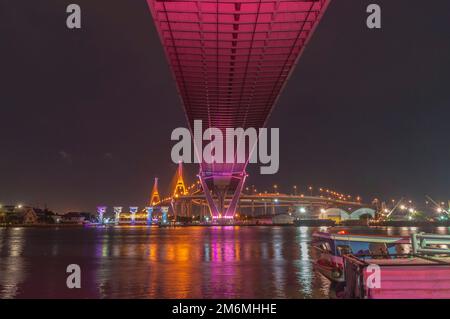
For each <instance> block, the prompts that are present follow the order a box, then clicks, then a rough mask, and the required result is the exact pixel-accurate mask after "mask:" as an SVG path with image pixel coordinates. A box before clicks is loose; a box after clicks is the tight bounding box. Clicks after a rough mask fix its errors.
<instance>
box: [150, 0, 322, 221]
mask: <svg viewBox="0 0 450 319" xmlns="http://www.w3.org/2000/svg"><path fill="white" fill-rule="evenodd" d="M329 1H330V0H147V2H148V5H149V9H150V11H151V14H152V16H153V20H154V22H155V25H156V28H157V30H158V33H159V36H160V39H161V42H162V44H163V46H164V50H165V53H166V56H167V60H168V62H169V65H170V68H171V71H172V73H173V76H174V78H175V80H176V83H177V89H178V93H179V95H180V97H181V100H182V103H183V108H184V111H185V113H186V117H187V120H188V125H189V127H190V130H191V132H192V133H195V132H193V124H194V121H196V120H201V121H202V123H203V125H204V128H205V129H207V128H218V129H220V130H221V131H222V135H223V136H225V139H226V141H230V140H232V141H233V143H234V138H235V137H234V136H228V135H227V133H226V129H227V128H242V129H244V130H245V129H247V128H256V129H258V128H262V127H265V126H266V124H267V120H268V117H269V115H270V113H271V111H272V109H273V107H274V105H275V104H276V101H277V99H278V98H279V95H280V93H281V91H282V89H283V87H284V86H285V85H286V81H287V80H288V78H289V76H290V74H291V73H292V71H293V69H294V67H295V65H296V63H297V62H298V59H299V57H300V56H301V54H302V52H303V50H304V49H305V47H306V45H307V43H308V41H309V40H310V39H311V37H312V35H313V33H314V30H315V28H316V26H317V24H318V23H319V21H320V19H321V17H322V16H323V14H324V12H325V10H326V8H327V6H328V4H329ZM200 133H203V132H200ZM192 135H194V134H192ZM244 140H245V138H244ZM240 142H242V143H246V141H238V142H237V143H236V145H238V144H239V143H240ZM203 143H204V142H203ZM203 143H200V145H198V144H197V145H195V152H196V154H197V158H198V159H202V158H203V156H202V150H203V147H204V145H203ZM252 149H253V145H247V149H246V158H245V161H244V162H243V163H242V162H240V161H237V159H236V157H235V158H234V161H233V162H232V163H229V162H228V163H218V162H215V161H212V162H211V163H210V162H207V161H204V160H203V159H202V160H201V161H200V169H199V174H198V177H199V183H200V184H201V187H202V189H203V190H204V192H203V194H204V198H205V200H206V203H207V204H208V207H209V211H210V213H211V216H212V218H213V219H225V220H226V219H232V218H234V216H235V213H236V209H237V206H238V204H239V198H240V195H241V192H242V190H243V188H244V183H245V180H246V177H247V174H246V166H247V163H248V159H249V156H250V154H251V151H252ZM223 153H224V154H225V152H223ZM235 153H236V152H235ZM235 153H234V154H235ZM178 196H184V194H183V195H178ZM173 197H174V196H173Z"/></svg>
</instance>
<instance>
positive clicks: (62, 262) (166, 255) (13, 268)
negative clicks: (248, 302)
mask: <svg viewBox="0 0 450 319" xmlns="http://www.w3.org/2000/svg"><path fill="white" fill-rule="evenodd" d="M317 229H318V228H314V227H290V226H288V227H268V226H253V227H250V226H247V227H237V226H236V227H232V226H226V227H201V226H198V227H178V228H158V227H105V228H94V227H70V228H67V227H66V228H57V227H55V228H28V227H16V228H12V227H11V228H0V298H328V291H329V282H328V281H327V280H326V279H325V278H323V277H322V276H321V275H319V274H318V273H316V272H314V271H313V269H312V263H311V262H312V261H311V247H310V242H311V235H312V232H313V231H315V230H317ZM355 231H356V230H355ZM358 231H359V232H366V231H368V230H367V229H358ZM369 231H370V232H374V230H373V229H370V230H369ZM415 231H418V229H417V228H411V227H410V228H408V227H402V228H393V227H387V228H380V229H377V230H376V232H377V233H383V234H388V235H408V234H410V233H411V232H415ZM426 231H427V232H434V233H440V234H448V233H450V231H449V228H445V227H440V228H435V229H430V230H426ZM69 264H77V265H79V266H80V268H81V288H80V289H69V288H67V285H66V279H67V277H68V276H69V274H68V273H66V268H67V266H68V265H69Z"/></svg>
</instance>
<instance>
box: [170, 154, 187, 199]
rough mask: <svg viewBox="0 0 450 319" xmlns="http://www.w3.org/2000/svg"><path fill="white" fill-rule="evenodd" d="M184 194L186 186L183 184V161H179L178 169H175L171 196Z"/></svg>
mask: <svg viewBox="0 0 450 319" xmlns="http://www.w3.org/2000/svg"><path fill="white" fill-rule="evenodd" d="M186 194H187V191H186V186H185V185H184V180H183V163H182V162H179V163H178V169H177V176H176V183H175V188H174V190H173V194H172V196H173V197H177V196H179V195H186Z"/></svg>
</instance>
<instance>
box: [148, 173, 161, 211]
mask: <svg viewBox="0 0 450 319" xmlns="http://www.w3.org/2000/svg"><path fill="white" fill-rule="evenodd" d="M159 202H161V197H160V196H159V191H158V177H155V181H154V183H153V188H152V193H151V195H150V206H155V205H157V204H158V203H159Z"/></svg>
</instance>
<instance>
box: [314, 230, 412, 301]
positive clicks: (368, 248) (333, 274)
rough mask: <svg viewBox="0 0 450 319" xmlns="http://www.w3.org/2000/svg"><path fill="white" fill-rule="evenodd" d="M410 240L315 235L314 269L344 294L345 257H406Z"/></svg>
mask: <svg viewBox="0 0 450 319" xmlns="http://www.w3.org/2000/svg"><path fill="white" fill-rule="evenodd" d="M410 250H411V240H410V238H409V237H391V236H379V235H372V234H349V233H348V231H347V230H336V232H314V233H313V235H312V255H313V267H314V270H316V271H318V272H319V273H320V274H322V275H323V276H324V277H326V278H327V279H328V280H330V281H331V288H332V290H334V291H335V292H336V293H342V291H343V289H344V288H345V273H344V256H345V255H349V254H351V255H353V256H360V255H361V256H362V255H365V256H370V255H372V256H378V257H379V256H388V255H398V254H407V253H409V252H410Z"/></svg>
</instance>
